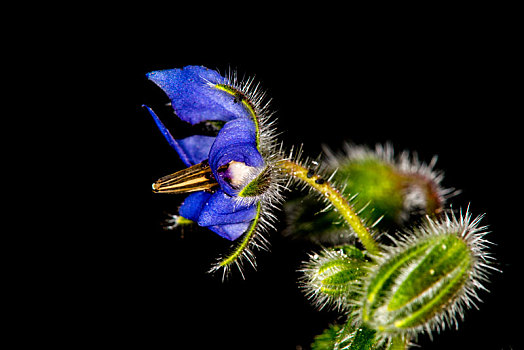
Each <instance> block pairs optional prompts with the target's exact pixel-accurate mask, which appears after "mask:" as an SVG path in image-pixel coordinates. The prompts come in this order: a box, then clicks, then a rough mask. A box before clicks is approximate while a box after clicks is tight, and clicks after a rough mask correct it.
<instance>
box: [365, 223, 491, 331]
mask: <svg viewBox="0 0 524 350" xmlns="http://www.w3.org/2000/svg"><path fill="white" fill-rule="evenodd" d="M479 221H480V217H479V218H477V219H475V220H471V215H470V214H469V213H466V215H465V216H461V217H460V218H458V219H457V218H456V217H455V216H454V215H452V216H451V217H449V216H446V217H445V218H443V219H442V220H439V221H433V220H430V219H428V221H427V222H426V223H425V224H424V225H422V226H421V227H419V228H417V229H415V230H414V231H413V232H412V233H411V234H409V235H407V236H405V237H403V238H402V239H401V240H398V241H396V242H395V246H394V247H390V248H387V249H386V252H385V253H384V254H383V255H382V256H380V257H378V258H377V259H376V260H377V262H378V264H377V265H375V266H373V267H372V271H371V272H370V275H369V277H368V279H367V282H366V283H365V286H364V297H363V299H362V304H361V308H360V309H359V312H360V318H361V321H362V322H363V324H364V325H366V326H367V327H369V328H371V329H374V330H376V331H377V334H379V335H380V336H382V337H385V338H392V337H394V336H398V335H402V336H406V337H408V338H409V337H411V336H414V335H416V334H419V333H421V332H428V333H431V331H434V330H437V331H440V330H441V329H444V328H445V327H446V325H449V326H451V325H455V326H456V325H457V315H460V317H463V315H464V311H463V310H464V307H466V306H467V307H469V306H470V305H472V304H474V302H475V300H474V299H478V296H477V290H478V289H479V288H480V289H483V288H484V287H483V286H482V284H481V282H482V281H485V280H486V272H487V269H488V268H491V267H490V266H489V264H488V261H489V260H490V257H489V254H488V253H486V252H485V247H486V244H487V241H485V240H484V239H483V236H484V235H485V234H486V231H485V227H478V224H479Z"/></svg>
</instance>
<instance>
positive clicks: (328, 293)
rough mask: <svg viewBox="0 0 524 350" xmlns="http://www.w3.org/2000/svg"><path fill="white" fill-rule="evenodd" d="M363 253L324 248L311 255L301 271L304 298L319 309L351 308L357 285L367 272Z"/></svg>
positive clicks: (340, 247)
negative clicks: (305, 296)
mask: <svg viewBox="0 0 524 350" xmlns="http://www.w3.org/2000/svg"><path fill="white" fill-rule="evenodd" d="M368 264H369V261H368V259H367V256H366V253H365V252H362V251H361V250H359V249H358V248H356V247H354V246H350V245H346V246H339V247H334V248H329V249H324V250H323V251H321V252H320V253H318V254H314V255H310V259H309V261H307V262H306V263H305V265H304V268H303V270H302V272H303V273H304V275H303V278H302V286H303V287H304V289H305V291H306V295H307V296H308V297H309V298H310V299H311V300H312V301H313V302H314V303H315V304H316V305H317V306H318V307H319V308H323V307H325V306H332V307H333V306H334V307H335V308H339V309H349V308H352V307H354V306H355V305H356V304H357V303H358V300H359V299H360V294H359V292H360V284H361V281H362V280H363V279H364V277H365V276H366V274H367V272H368V267H367V265H368Z"/></svg>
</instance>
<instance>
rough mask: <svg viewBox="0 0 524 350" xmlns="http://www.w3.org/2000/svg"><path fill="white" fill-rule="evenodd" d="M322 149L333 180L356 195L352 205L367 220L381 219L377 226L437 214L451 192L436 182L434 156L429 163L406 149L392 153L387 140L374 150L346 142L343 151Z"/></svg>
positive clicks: (440, 179)
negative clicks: (421, 160)
mask: <svg viewBox="0 0 524 350" xmlns="http://www.w3.org/2000/svg"><path fill="white" fill-rule="evenodd" d="M326 153H327V156H328V165H329V168H331V169H333V170H334V169H337V172H336V174H335V175H334V180H335V181H336V182H338V183H340V185H342V186H345V188H346V192H347V193H348V194H350V195H357V196H356V198H355V201H354V206H355V209H356V210H357V211H360V212H361V213H360V216H361V217H362V218H363V219H365V220H366V221H367V222H368V223H369V224H374V223H378V222H379V221H381V220H382V222H381V223H380V224H379V227H382V226H383V227H389V226H390V224H391V223H396V224H406V223H407V222H408V221H410V220H411V219H412V218H413V216H415V217H416V216H417V215H419V216H420V215H430V216H432V215H435V214H440V213H441V211H442V208H443V205H444V203H445V200H446V199H447V198H448V197H450V196H451V195H452V192H453V190H452V189H443V188H442V187H441V186H440V182H441V181H442V178H443V176H442V174H441V173H438V172H436V171H434V170H433V167H434V165H435V162H436V157H435V158H433V160H432V161H431V163H430V164H425V163H421V162H420V161H419V160H418V158H417V156H416V155H413V156H410V154H409V153H408V152H402V153H401V154H400V155H398V156H396V157H395V156H394V152H393V147H392V146H391V145H390V144H386V145H384V146H382V145H377V146H376V147H375V150H371V149H369V148H367V147H364V146H356V145H349V144H348V145H346V152H345V154H344V155H334V154H333V152H331V151H329V150H326Z"/></svg>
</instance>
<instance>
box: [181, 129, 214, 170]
mask: <svg viewBox="0 0 524 350" xmlns="http://www.w3.org/2000/svg"><path fill="white" fill-rule="evenodd" d="M177 141H178V144H179V146H180V148H181V149H182V150H183V152H184V156H182V154H180V152H178V154H179V155H180V158H182V160H183V161H184V159H187V163H186V162H185V161H184V164H186V165H187V166H191V165H195V164H198V163H200V162H202V161H204V160H206V159H207V158H208V157H209V150H210V149H211V145H213V142H214V141H215V138H214V137H211V136H202V135H194V136H189V137H186V138H185V139H181V140H177Z"/></svg>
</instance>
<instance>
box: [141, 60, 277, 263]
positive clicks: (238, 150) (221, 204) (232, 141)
mask: <svg viewBox="0 0 524 350" xmlns="http://www.w3.org/2000/svg"><path fill="white" fill-rule="evenodd" d="M147 77H148V79H149V80H151V81H152V82H154V83H155V84H156V85H158V86H159V87H160V88H161V89H162V90H163V91H164V92H165V93H166V94H167V96H168V97H169V99H170V100H171V105H172V107H173V109H174V111H175V113H176V115H177V116H178V117H179V118H180V119H181V120H183V121H185V122H188V123H190V124H191V125H200V124H204V125H206V124H212V125H214V126H215V127H216V126H218V127H220V131H219V132H218V134H217V136H216V137H212V136H204V135H193V136H190V137H186V138H183V139H175V138H174V137H173V136H172V135H171V133H170V132H169V130H168V129H167V128H166V127H165V126H164V124H163V123H162V121H161V120H160V119H159V117H158V116H157V115H156V114H155V112H153V110H152V109H151V108H149V107H147V106H144V107H146V108H147V110H148V111H149V113H150V114H151V116H152V117H153V118H154V120H155V122H156V125H157V126H158V128H159V129H160V131H161V132H162V134H163V135H164V137H165V138H166V140H167V141H168V143H169V144H170V145H171V146H172V147H173V148H174V149H175V150H176V151H177V152H178V154H179V156H180V158H181V159H182V161H183V162H184V164H185V165H186V166H188V168H187V169H184V170H181V171H178V172H176V173H174V174H171V175H168V176H165V177H163V178H161V179H159V180H158V181H156V182H155V183H154V184H153V191H154V192H156V193H188V192H192V193H191V194H190V195H189V196H188V197H187V198H186V199H185V200H184V202H183V204H182V205H181V207H180V208H179V216H180V217H182V218H184V219H186V220H191V221H194V222H196V223H197V224H198V225H199V226H202V227H207V228H209V229H210V230H211V231H213V232H215V233H217V234H218V235H220V236H221V237H224V238H226V239H228V240H231V241H234V240H237V239H238V238H239V237H241V236H242V235H244V238H243V239H242V240H241V242H240V244H238V245H237V247H236V248H235V249H234V250H233V252H232V253H231V254H230V255H229V256H227V257H225V258H224V259H222V260H221V261H220V262H219V264H218V265H217V267H216V268H219V267H225V268H226V269H228V268H229V266H230V265H231V263H233V262H239V258H240V257H242V256H244V257H247V258H248V260H249V261H250V262H251V263H252V264H253V265H254V257H253V254H252V252H251V251H250V250H249V249H248V248H249V247H250V246H256V247H265V240H264V239H263V238H261V236H260V235H259V233H260V231H261V230H263V229H264V228H265V227H267V226H268V225H269V226H271V221H272V218H273V216H272V215H271V213H270V212H269V209H270V208H271V207H273V206H274V205H275V203H279V202H280V201H281V195H280V190H279V189H280V186H281V185H280V179H281V176H280V172H279V170H278V167H277V166H276V164H277V162H278V161H279V159H280V152H279V151H278V150H277V149H276V143H275V140H274V135H273V133H272V132H271V123H269V122H268V119H269V117H270V114H269V113H268V111H267V104H264V105H263V104H262V100H263V98H264V94H263V93H260V92H259V90H258V85H257V86H256V87H255V88H254V89H252V88H251V86H252V85H253V80H252V79H250V80H247V81H246V82H244V83H242V82H241V83H238V81H237V79H236V75H235V74H234V73H233V74H230V76H229V77H228V78H225V77H222V76H221V75H220V74H219V73H218V72H216V71H214V70H210V69H207V68H205V67H199V66H188V67H185V68H183V69H170V70H161V71H154V72H151V73H148V74H147ZM256 237H258V238H259V239H258V240H257V239H254V238H256Z"/></svg>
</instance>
